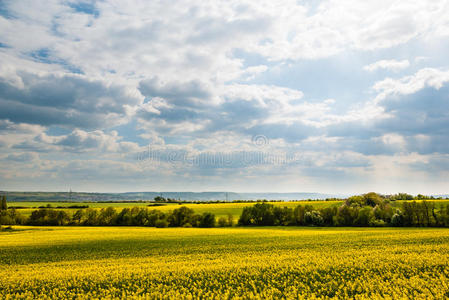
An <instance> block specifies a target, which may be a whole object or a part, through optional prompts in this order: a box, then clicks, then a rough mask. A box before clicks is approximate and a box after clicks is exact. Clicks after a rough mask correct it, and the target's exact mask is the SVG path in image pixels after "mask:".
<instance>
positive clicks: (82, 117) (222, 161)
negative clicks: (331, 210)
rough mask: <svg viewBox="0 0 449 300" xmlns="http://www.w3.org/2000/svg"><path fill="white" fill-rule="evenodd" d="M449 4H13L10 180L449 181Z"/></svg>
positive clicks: (1, 162)
mask: <svg viewBox="0 0 449 300" xmlns="http://www.w3.org/2000/svg"><path fill="white" fill-rule="evenodd" d="M448 11H449V1H439V0H432V1H424V0H420V1H391V0H388V1H383V0H376V1H356V0H338V1H337V0H335V1H334V0H330V1H289V0H285V1H272V0H267V1H265V0H257V1H252V0H251V1H248V0H239V1H232V0H225V1H217V0H211V1H194V0H185V1H184V0H183V1H177V0H173V1H138V0H129V1H119V0H103V1H100V0H98V1H94V0H92V1H88V0H85V1H72V0H60V1H56V0H45V1H40V0H0V190H21V191H67V190H69V189H72V190H74V191H88V192H125V191H235V192H322V193H344V194H348V193H364V192H369V191H376V192H380V193H397V192H409V193H413V194H417V193H424V194H444V193H449V188H448V184H447V182H448V179H449V51H448V50H449V13H448Z"/></svg>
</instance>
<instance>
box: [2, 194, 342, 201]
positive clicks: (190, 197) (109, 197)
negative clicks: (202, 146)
mask: <svg viewBox="0 0 449 300" xmlns="http://www.w3.org/2000/svg"><path fill="white" fill-rule="evenodd" d="M0 193H7V195H8V201H11V202H13V201H74V202H82V201H134V200H153V199H154V198H155V197H157V196H162V197H165V198H172V199H176V200H178V199H180V200H187V201H216V200H221V201H226V200H228V201H233V200H259V199H260V200H262V199H266V200H284V201H289V200H306V199H313V200H317V199H326V198H334V197H346V195H335V194H334V195H333V194H322V193H234V192H128V193H77V192H0Z"/></svg>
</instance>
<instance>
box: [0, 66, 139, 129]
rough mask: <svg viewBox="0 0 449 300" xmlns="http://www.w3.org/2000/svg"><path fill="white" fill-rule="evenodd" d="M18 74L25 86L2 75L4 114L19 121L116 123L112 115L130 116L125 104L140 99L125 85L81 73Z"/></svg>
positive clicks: (0, 94) (0, 100) (100, 125)
mask: <svg viewBox="0 0 449 300" xmlns="http://www.w3.org/2000/svg"><path fill="white" fill-rule="evenodd" d="M18 75H19V76H20V77H21V79H22V81H23V83H24V86H25V87H24V88H23V89H22V88H18V87H16V86H13V85H11V84H9V83H8V82H7V81H5V80H3V79H1V78H0V118H2V119H9V120H10V121H13V122H16V123H17V122H19V123H30V124H40V125H45V126H49V125H64V126H66V127H79V128H91V129H92V128H103V127H105V126H108V125H112V124H110V122H108V121H110V120H108V117H109V116H111V115H114V118H115V119H120V118H123V117H126V109H125V107H124V105H136V104H137V103H138V101H139V100H138V99H137V98H135V97H130V96H128V95H127V94H126V92H125V89H124V88H123V87H120V86H107V85H105V84H104V83H102V82H100V81H90V80H87V79H84V78H82V77H79V76H71V75H66V76H62V77H60V76H53V75H49V76H37V75H34V74H30V73H25V72H22V73H19V74H18Z"/></svg>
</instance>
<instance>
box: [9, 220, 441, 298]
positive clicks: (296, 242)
mask: <svg viewBox="0 0 449 300" xmlns="http://www.w3.org/2000/svg"><path fill="white" fill-rule="evenodd" d="M14 228H15V230H14V231H3V232H0V298H2V299H8V297H11V298H39V297H44V296H48V297H49V298H53V299H61V298H75V299H77V298H80V299H93V298H104V297H108V298H114V297H126V298H133V297H135V298H139V297H142V298H176V299H182V298H186V299H190V298H208V299H209V298H213V297H215V298H217V299H230V298H231V299H233V298H239V297H244V298H255V299H257V298H259V299H270V298H288V299H313V298H314V297H316V298H327V297H329V298H355V299H364V298H377V297H382V298H392V299H400V298H415V299H424V298H438V299H442V298H447V297H449V230H448V229H435V228H432V229H431V228H414V229H411V228H316V227H315V228H314V227H303V228H301V227H282V228H281V227H270V228H268V227H259V228H248V227H246V228H239V227H233V228H211V229H199V228H165V229H156V228H146V227H27V226H14Z"/></svg>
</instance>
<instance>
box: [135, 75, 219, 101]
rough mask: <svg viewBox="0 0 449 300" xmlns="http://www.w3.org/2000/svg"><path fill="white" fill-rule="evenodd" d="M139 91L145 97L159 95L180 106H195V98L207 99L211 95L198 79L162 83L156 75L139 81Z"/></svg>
mask: <svg viewBox="0 0 449 300" xmlns="http://www.w3.org/2000/svg"><path fill="white" fill-rule="evenodd" d="M139 90H140V92H141V93H142V94H143V95H144V96H145V97H147V98H153V97H160V98H164V99H166V100H168V101H169V103H170V104H174V105H177V106H180V107H196V106H198V104H197V103H196V101H195V100H198V99H200V100H207V99H208V98H209V97H211V95H212V94H211V92H210V91H209V89H208V88H207V87H206V86H205V85H204V84H203V83H201V82H200V81H197V80H192V81H188V82H184V83H181V82H169V83H164V82H161V81H160V80H159V78H157V77H153V78H151V79H147V80H144V81H141V82H140V84H139Z"/></svg>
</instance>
